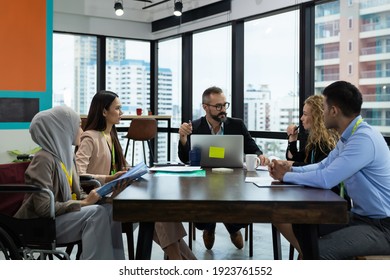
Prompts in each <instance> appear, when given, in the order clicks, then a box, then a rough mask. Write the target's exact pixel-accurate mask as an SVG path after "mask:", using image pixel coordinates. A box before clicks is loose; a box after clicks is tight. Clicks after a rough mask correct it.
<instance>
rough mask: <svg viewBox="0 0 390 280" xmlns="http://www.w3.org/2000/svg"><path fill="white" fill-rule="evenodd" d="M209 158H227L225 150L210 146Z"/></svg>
mask: <svg viewBox="0 0 390 280" xmlns="http://www.w3.org/2000/svg"><path fill="white" fill-rule="evenodd" d="M209 157H210V158H225V148H223V147H213V146H210V149H209Z"/></svg>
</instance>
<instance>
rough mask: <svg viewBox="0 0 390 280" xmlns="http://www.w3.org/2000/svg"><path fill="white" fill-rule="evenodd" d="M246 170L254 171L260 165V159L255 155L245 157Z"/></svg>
mask: <svg viewBox="0 0 390 280" xmlns="http://www.w3.org/2000/svg"><path fill="white" fill-rule="evenodd" d="M245 162H246V170H247V171H255V170H256V167H257V166H259V165H260V159H259V158H258V157H257V155H256V154H248V155H245Z"/></svg>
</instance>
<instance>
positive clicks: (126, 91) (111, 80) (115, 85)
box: [106, 38, 150, 163]
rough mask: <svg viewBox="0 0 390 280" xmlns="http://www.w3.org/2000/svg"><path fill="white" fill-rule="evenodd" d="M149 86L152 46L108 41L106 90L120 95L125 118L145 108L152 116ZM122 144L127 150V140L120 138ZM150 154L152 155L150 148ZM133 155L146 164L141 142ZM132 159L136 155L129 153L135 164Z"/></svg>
mask: <svg viewBox="0 0 390 280" xmlns="http://www.w3.org/2000/svg"><path fill="white" fill-rule="evenodd" d="M149 84H150V43H149V42H144V41H136V40H126V39H121V38H107V39H106V89H107V90H110V91H113V92H115V93H116V94H118V95H119V98H120V100H121V105H122V111H123V113H124V114H125V115H135V114H136V109H137V108H142V112H143V114H148V111H149V109H150V86H149ZM125 85H126V86H125ZM129 124H130V123H129V121H122V122H121V124H120V125H119V126H123V127H128V126H129ZM119 126H118V127H119ZM120 134H121V133H120ZM121 135H124V133H122V134H121ZM121 135H120V136H121ZM120 141H121V145H122V147H126V141H127V139H122V137H120ZM130 150H131V149H130ZM146 153H147V154H148V153H149V150H148V149H147V148H146ZM133 154H134V163H137V162H140V161H143V149H142V143H141V141H137V142H136V145H135V151H134V152H133ZM131 156H132V153H130V152H128V153H127V158H126V159H127V161H128V162H132V158H131Z"/></svg>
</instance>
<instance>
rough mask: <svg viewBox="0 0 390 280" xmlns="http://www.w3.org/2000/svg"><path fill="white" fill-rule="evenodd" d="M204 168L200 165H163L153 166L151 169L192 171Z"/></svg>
mask: <svg viewBox="0 0 390 280" xmlns="http://www.w3.org/2000/svg"><path fill="white" fill-rule="evenodd" d="M198 170H202V168H201V167H200V166H161V167H151V168H149V171H164V172H175V173H177V172H192V171H198Z"/></svg>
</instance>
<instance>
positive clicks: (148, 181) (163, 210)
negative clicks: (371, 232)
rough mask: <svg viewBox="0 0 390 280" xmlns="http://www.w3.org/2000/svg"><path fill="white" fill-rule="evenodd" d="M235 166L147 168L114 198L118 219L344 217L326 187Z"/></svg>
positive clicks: (313, 220) (309, 220) (314, 220)
mask: <svg viewBox="0 0 390 280" xmlns="http://www.w3.org/2000/svg"><path fill="white" fill-rule="evenodd" d="M259 172H265V171H257V172H248V174H247V173H246V171H245V170H243V169H235V170H234V172H233V173H228V174H218V173H213V172H212V171H211V170H210V169H206V173H207V176H206V177H180V176H155V175H154V174H153V173H150V174H146V175H144V176H143V178H142V179H141V180H139V181H137V182H134V183H133V184H132V185H131V186H129V187H128V188H127V189H125V190H124V191H123V192H122V193H120V194H119V195H118V196H117V197H116V198H115V199H114V201H113V208H114V211H113V217H114V220H118V221H122V222H155V221H159V222H185V221H192V222H240V223H253V222H258V223H284V222H288V223H300V224H329V223H335V224H337V223H347V221H348V217H347V203H346V201H345V200H344V199H342V198H340V197H339V196H338V195H336V194H335V193H333V192H332V191H330V190H322V189H315V188H310V187H303V186H302V187H296V186H295V187H279V186H274V187H257V186H256V185H254V184H253V183H245V177H246V176H247V175H248V176H259V174H260V173H259Z"/></svg>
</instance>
